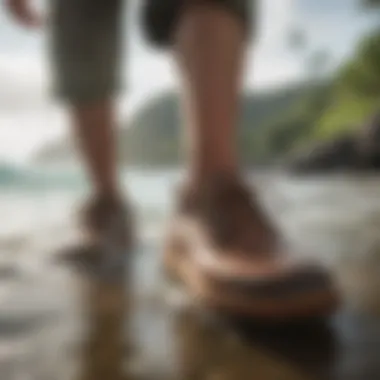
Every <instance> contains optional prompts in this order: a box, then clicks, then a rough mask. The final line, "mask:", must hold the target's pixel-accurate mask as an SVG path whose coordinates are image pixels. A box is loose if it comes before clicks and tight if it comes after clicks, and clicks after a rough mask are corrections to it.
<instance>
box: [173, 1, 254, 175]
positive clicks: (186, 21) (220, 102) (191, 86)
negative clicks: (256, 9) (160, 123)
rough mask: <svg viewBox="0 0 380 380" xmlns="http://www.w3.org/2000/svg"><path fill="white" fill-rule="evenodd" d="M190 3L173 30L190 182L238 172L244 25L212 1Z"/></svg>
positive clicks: (245, 37) (244, 38)
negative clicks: (238, 127)
mask: <svg viewBox="0 0 380 380" xmlns="http://www.w3.org/2000/svg"><path fill="white" fill-rule="evenodd" d="M194 3H195V4H194V5H191V2H188V5H187V6H186V8H185V9H184V10H183V13H182V16H181V18H180V20H179V22H178V28H177V30H176V33H175V43H174V52H175V55H176V60H177V62H178V66H179V71H180V78H181V80H182V89H183V95H182V96H183V100H184V108H185V115H184V120H185V133H186V149H187V162H188V165H189V173H190V177H191V180H192V181H197V182H198V181H202V180H203V179H205V178H208V177H210V176H213V175H215V174H219V173H224V174H228V173H230V174H234V173H236V171H237V170H238V157H237V142H236V130H237V124H238V120H237V117H238V108H239V102H238V99H239V92H240V87H241V83H240V80H241V74H242V68H243V59H244V52H245V48H246V39H247V28H246V25H244V23H243V22H242V20H241V19H239V18H238V17H236V16H235V15H234V14H231V12H230V11H229V10H228V9H226V8H225V7H223V6H220V5H218V4H216V3H214V4H213V3H211V2H208V3H201V2H194Z"/></svg>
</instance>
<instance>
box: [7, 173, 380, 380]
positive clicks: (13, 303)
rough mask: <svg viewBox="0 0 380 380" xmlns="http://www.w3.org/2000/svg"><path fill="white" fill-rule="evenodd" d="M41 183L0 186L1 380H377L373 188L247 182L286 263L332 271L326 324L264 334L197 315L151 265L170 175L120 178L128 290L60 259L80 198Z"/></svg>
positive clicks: (378, 258)
mask: <svg viewBox="0 0 380 380" xmlns="http://www.w3.org/2000/svg"><path fill="white" fill-rule="evenodd" d="M41 173H42V171H41V172H39V174H38V175H35V176H34V181H32V182H31V181H29V182H27V183H24V184H21V182H22V181H21V180H20V181H19V182H18V183H17V184H15V183H13V184H9V183H8V184H6V185H5V184H3V185H2V186H0V210H1V218H2V222H1V227H0V252H1V256H0V379H2V380H3V379H4V380H18V379H33V380H34V379H36V380H45V379H46V380H55V379H57V380H58V379H70V380H71V379H72V380H74V379H75V380H85V379H86V380H87V379H88V380H89V379H92V380H96V379H112V380H117V379H152V380H153V379H178V380H182V379H183V380H187V379H189V380H190V379H191V380H193V379H194V380H195V379H205V380H206V379H207V380H208V379H210V380H214V379H215V380H217V379H223V380H224V379H225V380H230V379H231V380H232V379H233V380H236V379H238V380H240V379H242V380H245V379H247V380H250V379H255V378H257V379H260V380H282V379H284V380H287V379H289V380H297V379H301V380H302V379H315V378H321V379H325V378H326V379H333V380H340V379H342V380H343V379H344V380H346V379H350V380H351V379H358V380H359V379H360V380H372V379H374V380H375V379H378V378H379V377H380V364H378V363H377V362H378V360H377V358H376V356H377V352H378V350H379V349H380V301H379V297H378V296H377V293H378V291H379V290H380V276H379V273H380V234H379V231H380V179H377V178H374V177H363V176H362V177H360V178H359V177H357V176H340V177H334V178H333V177H330V178H313V179H311V178H309V179H297V178H291V177H289V176H287V175H279V174H276V175H274V174H273V175H272V174H269V175H263V176H258V178H256V177H255V176H254V178H253V186H255V187H256V188H257V189H259V194H260V197H261V198H262V201H263V202H264V204H265V206H266V209H267V211H268V213H269V214H270V216H271V218H273V220H274V221H275V223H276V224H277V225H278V227H279V228H281V230H282V231H283V232H284V234H285V236H286V237H287V242H288V243H289V245H291V246H292V247H294V252H296V253H297V254H300V255H310V256H312V257H314V258H318V259H320V260H321V261H322V262H323V263H324V264H325V265H327V266H328V267H329V268H330V269H331V270H333V271H334V273H335V274H336V278H337V281H338V283H339V286H340V287H341V290H342V294H343V295H344V301H345V302H344V305H343V307H342V309H341V310H339V312H338V313H337V314H336V315H334V316H333V317H332V319H331V320H329V321H328V323H327V324H326V325H323V326H320V325H319V324H318V325H316V326H314V327H312V328H310V327H302V328H297V329H295V330H294V329H293V330H291V329H287V330H286V331H278V332H276V333H274V332H273V331H270V332H267V331H265V330H264V329H259V330H257V328H256V329H255V326H253V327H252V326H248V327H247V326H246V324H245V323H244V324H243V323H240V322H239V323H238V324H237V322H235V321H229V320H228V321H227V320H224V319H223V318H219V316H215V315H212V313H208V312H207V311H204V310H198V309H197V308H195V307H194V305H193V303H192V300H191V299H188V297H186V295H184V294H183V293H182V292H180V291H179V290H178V289H175V288H173V287H172V286H169V285H168V284H167V282H166V280H165V279H164V277H163V275H162V273H161V271H160V255H161V246H162V236H163V232H164V229H165V220H166V217H167V216H168V215H169V213H170V207H171V197H172V192H173V189H174V186H175V183H176V181H177V179H178V175H177V174H173V173H165V172H159V173H157V172H148V171H146V172H140V173H138V172H135V173H132V174H129V175H127V176H126V177H125V185H127V184H128V183H130V184H131V185H130V188H131V190H130V193H131V196H132V198H133V199H134V202H135V204H136V209H137V214H138V221H139V226H140V234H139V246H138V249H136V252H134V253H133V256H132V264H131V267H130V270H129V275H128V278H127V279H125V280H124V281H120V282H115V283H106V284H105V283H102V282H100V281H97V280H96V279H91V278H87V277H86V276H83V274H81V273H79V272H77V271H75V270H74V269H73V268H70V267H68V266H66V265H64V264H62V263H61V262H60V261H59V260H56V258H57V257H58V255H59V253H60V251H61V250H62V248H64V247H66V246H68V245H70V244H71V243H72V242H74V241H75V237H76V235H77V230H76V228H75V226H76V223H75V212H76V210H77V207H78V206H79V205H80V204H81V201H82V199H83V197H84V196H85V194H86V191H87V188H86V187H85V186H82V185H81V184H78V183H77V182H75V181H68V180H67V178H68V177H67V178H66V177H65V178H66V179H62V178H64V177H62V178H61V180H60V182H59V183H58V182H57V183H55V184H54V181H53V179H52V177H49V176H50V175H51V174H49V173H47V172H44V177H43V178H44V181H42V182H40V185H38V183H39V182H38V180H37V179H36V178H38V179H39V180H40V181H41V178H42V174H41ZM55 178H56V177H55ZM70 178H71V177H70ZM31 183H32V185H31ZM42 183H43V185H42ZM65 183H66V185H65ZM363 374H364V375H363Z"/></svg>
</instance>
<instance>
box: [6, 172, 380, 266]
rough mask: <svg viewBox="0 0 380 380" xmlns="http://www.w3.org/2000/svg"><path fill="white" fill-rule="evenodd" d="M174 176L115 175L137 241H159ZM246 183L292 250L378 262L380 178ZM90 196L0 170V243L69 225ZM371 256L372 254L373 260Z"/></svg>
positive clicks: (79, 186) (69, 179)
mask: <svg viewBox="0 0 380 380" xmlns="http://www.w3.org/2000/svg"><path fill="white" fill-rule="evenodd" d="M180 176H181V173H180V171H178V170H136V169H130V170H126V171H122V172H121V173H120V177H121V182H122V185H123V186H124V189H125V193H126V194H128V195H129V197H130V198H131V199H132V201H133V203H134V205H135V208H136V211H137V215H138V219H139V230H140V235H141V237H142V239H143V240H147V239H150V240H155V239H156V240H157V239H159V238H160V237H161V236H162V232H163V230H164V228H165V221H166V220H167V216H168V215H169V214H170V211H171V208H172V206H173V198H174V196H175V186H176V184H177V182H178V180H179V179H180ZM248 176H249V178H250V180H251V182H252V186H253V187H255V188H256V190H257V191H258V194H259V197H260V198H261V199H262V202H263V205H264V207H265V208H266V210H267V213H268V215H269V216H270V217H271V218H272V220H273V222H274V223H275V224H276V225H277V226H278V228H279V229H280V230H281V231H282V233H283V235H284V237H285V241H286V242H288V243H289V245H291V247H292V250H293V251H295V252H297V251H302V252H305V251H307V252H310V254H311V255H315V254H318V255H320V256H321V255H323V256H325V257H326V259H327V260H330V261H334V260H336V259H339V260H341V259H351V258H355V259H359V258H360V257H362V256H365V255H367V254H369V253H371V254H373V255H374V256H379V260H380V233H379V232H380V177H377V176H357V175H342V176H330V177H327V176H326V177H318V178H295V177H292V176H290V175H288V174H286V173H274V172H273V173H271V172H266V173H256V174H253V173H248ZM88 192H89V188H88V184H87V182H86V180H85V176H84V175H83V172H81V171H79V169H75V168H57V167H36V166H35V167H29V168H26V167H19V168H15V167H3V168H1V167H0V210H1V217H2V222H1V223H0V242H1V239H9V238H10V236H13V237H17V236H18V237H22V236H23V235H25V234H29V235H30V234H34V233H37V232H38V231H43V230H44V229H45V228H46V227H47V226H48V227H49V226H50V227H51V226H52V225H54V224H59V223H62V220H68V219H67V216H69V215H71V214H75V212H76V210H77V209H78V207H79V206H80V204H81V202H82V200H83V198H85V197H86V194H88ZM377 250H378V251H379V254H378V255H376V254H374V253H373V252H374V251H377Z"/></svg>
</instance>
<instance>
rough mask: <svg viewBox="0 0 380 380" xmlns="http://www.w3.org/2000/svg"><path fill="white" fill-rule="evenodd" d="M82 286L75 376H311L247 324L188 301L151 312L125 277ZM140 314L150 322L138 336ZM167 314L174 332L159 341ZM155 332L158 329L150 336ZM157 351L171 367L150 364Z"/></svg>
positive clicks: (88, 379)
mask: <svg viewBox="0 0 380 380" xmlns="http://www.w3.org/2000/svg"><path fill="white" fill-rule="evenodd" d="M80 284H81V288H82V289H81V293H82V297H83V299H82V305H83V307H84V311H85V316H86V320H87V321H86V322H87V325H88V331H87V334H86V339H85V342H84V344H83V346H82V347H83V349H82V357H81V360H82V365H81V369H80V372H79V375H78V376H77V379H76V380H98V379H99V380H100V379H110V380H126V379H128V380H132V379H133V380H134V379H151V380H155V379H167V380H170V379H173V380H174V379H176V380H203V379H204V380H209V379H210V380H213V379H215V380H219V379H220V380H237V379H239V380H240V379H243V380H244V379H260V380H288V379H289V380H298V379H299V380H308V379H311V377H310V376H309V375H308V374H307V372H308V371H306V370H305V368H302V369H301V366H299V365H298V364H297V363H296V362H291V361H288V360H286V359H287V358H286V356H284V355H282V354H283V353H284V352H281V349H280V350H278V348H279V347H273V346H268V345H266V343H268V341H270V340H267V339H264V341H260V339H259V337H258V336H255V338H254V339H251V340H247V338H249V334H250V332H251V331H248V330H245V332H244V334H243V336H241V334H240V333H241V332H242V330H241V327H242V325H239V326H237V325H236V324H235V325H231V324H228V325H227V324H226V323H225V322H226V321H224V320H222V319H221V318H218V319H217V318H216V316H212V315H208V314H205V313H200V312H199V311H197V310H194V309H192V308H191V307H189V305H187V306H184V305H182V307H181V308H174V307H173V306H170V305H166V306H165V308H166V310H163V309H162V308H159V309H157V310H156V311H153V309H150V310H151V311H150V312H148V309H147V308H146V305H144V304H140V305H137V304H133V294H132V293H133V292H132V286H131V284H130V283H125V282H124V281H123V280H121V279H120V280H119V281H114V282H112V283H107V282H104V281H101V280H99V279H95V278H91V279H89V278H87V279H82V280H81V282H80ZM165 308H164V309H165ZM147 312H148V313H149V315H146V313H147ZM143 314H145V315H143ZM136 316H137V317H139V316H140V317H142V319H143V320H144V323H147V324H149V326H148V325H146V326H145V329H144V330H145V331H142V334H141V333H138V334H137V335H136V334H133V332H134V331H132V330H133V324H132V323H131V322H132V318H133V317H136ZM163 318H164V319H166V322H167V324H169V325H170V330H169V331H167V330H166V331H165V333H166V334H169V336H166V337H162V336H161V338H162V339H159V340H157V337H159V336H160V331H158V330H160V329H161V330H162V319H163ZM244 329H246V327H244ZM150 331H156V333H155V334H151V335H150ZM144 335H145V336H144ZM146 335H149V336H146ZM161 335H162V331H161ZM261 338H262V336H261ZM283 338H284V336H282V337H280V339H283ZM287 338H289V336H288V337H287ZM290 338H291V337H290ZM165 340H166V341H172V342H173V345H174V350H172V351H170V348H169V347H168V344H166V343H165ZM291 341H292V340H291V339H290V340H289V342H291ZM144 344H145V347H144ZM306 344H307V345H308V344H310V341H308V342H307V343H306ZM136 346H139V348H140V349H141V352H139V354H140V356H141V358H140V359H141V363H140V364H141V366H142V367H143V368H140V370H139V372H138V373H136V372H135V373H132V371H133V370H134V369H135V370H136V368H133V365H132V366H131V365H130V364H131V363H132V362H133V361H132V360H131V359H132V356H136V352H133V350H132V347H136ZM149 346H155V347H154V348H153V349H152V347H149ZM157 350H159V351H160V352H161V355H167V356H168V357H167V358H166V359H167V360H163V361H165V365H166V366H167V367H169V368H163V367H162V366H161V368H157V366H156V367H152V366H151V362H152V360H154V358H153V357H152V356H154V352H155V351H157ZM301 350H302V349H301ZM128 364H129V366H128ZM161 364H163V363H161ZM309 369H310V368H309Z"/></svg>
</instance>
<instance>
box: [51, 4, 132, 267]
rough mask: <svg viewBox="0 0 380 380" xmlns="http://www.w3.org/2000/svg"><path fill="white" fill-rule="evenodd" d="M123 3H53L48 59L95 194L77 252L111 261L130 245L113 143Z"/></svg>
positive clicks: (129, 234) (85, 219)
mask: <svg viewBox="0 0 380 380" xmlns="http://www.w3.org/2000/svg"><path fill="white" fill-rule="evenodd" d="M123 3H124V2H123V1H122V0H101V1H93V0H53V1H52V15H51V33H52V36H51V58H52V69H53V74H54V75H53V78H54V79H55V82H56V83H55V87H56V92H57V93H58V96H59V97H60V98H62V99H63V100H64V102H65V104H66V105H67V109H68V111H69V116H70V121H71V124H72V127H73V132H74V135H75V137H76V139H77V140H78V142H79V144H78V146H79V151H80V153H81V155H82V156H83V158H84V160H85V162H86V164H87V168H88V173H89V177H90V179H91V181H92V185H93V193H94V194H93V197H92V198H91V199H90V201H89V202H88V204H87V206H86V208H85V210H84V212H83V216H82V217H83V227H84V229H83V231H84V233H85V239H84V240H83V242H82V243H83V244H82V246H81V247H78V248H80V249H79V252H77V253H87V252H91V253H95V252H96V253H101V252H104V251H106V252H107V253H108V256H112V254H113V253H115V252H116V250H117V249H116V248H117V247H124V248H125V246H126V244H130V243H131V240H132V236H131V234H132V231H131V228H130V225H129V215H127V214H128V213H125V212H124V211H125V209H124V205H123V202H122V199H121V198H122V195H121V194H120V193H121V192H120V189H119V185H118V180H117V170H116V156H117V152H116V143H115V138H114V133H115V129H116V122H115V101H114V98H115V95H116V92H117V89H118V87H119V80H120V78H119V58H120V55H121V30H120V29H121V22H120V21H121V16H122V5H123ZM120 252H124V250H123V249H122V250H121V251H120ZM73 253H76V252H73ZM76 256H77V258H79V259H82V258H83V256H81V255H76ZM76 256H75V255H73V256H70V257H73V258H75V257H76ZM90 256H91V257H96V258H99V257H100V256H101V255H100V256H99V255H90ZM91 260H92V259H91ZM93 263H95V262H92V263H91V264H93ZM85 264H87V265H88V264H90V263H88V262H86V263H85Z"/></svg>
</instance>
